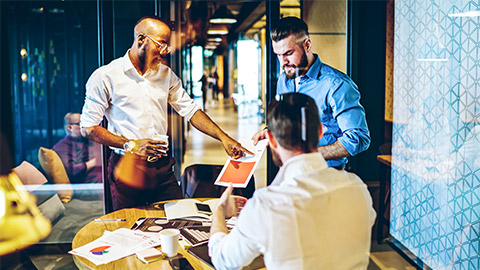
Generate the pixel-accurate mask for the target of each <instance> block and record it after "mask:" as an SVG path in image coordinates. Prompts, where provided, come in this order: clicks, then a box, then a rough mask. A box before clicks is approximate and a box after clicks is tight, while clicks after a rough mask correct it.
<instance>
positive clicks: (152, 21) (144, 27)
mask: <svg viewBox="0 0 480 270" xmlns="http://www.w3.org/2000/svg"><path fill="white" fill-rule="evenodd" d="M170 32H171V31H170V27H168V25H167V24H166V23H165V22H163V21H162V20H161V19H160V18H156V17H143V18H141V19H140V20H138V22H137V24H136V25H135V28H134V34H135V38H137V36H138V34H142V33H143V34H147V35H150V36H153V35H158V34H161V35H162V36H164V37H168V40H166V41H167V42H168V41H170Z"/></svg>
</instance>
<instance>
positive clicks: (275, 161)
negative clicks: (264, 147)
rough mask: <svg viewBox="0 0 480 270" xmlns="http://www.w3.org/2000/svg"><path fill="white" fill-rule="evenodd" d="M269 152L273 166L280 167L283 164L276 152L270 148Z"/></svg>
mask: <svg viewBox="0 0 480 270" xmlns="http://www.w3.org/2000/svg"><path fill="white" fill-rule="evenodd" d="M270 152H271V153H272V160H273V164H275V165H276V166H277V167H282V165H283V162H282V160H281V159H280V156H279V155H278V154H277V152H275V150H273V148H272V147H270Z"/></svg>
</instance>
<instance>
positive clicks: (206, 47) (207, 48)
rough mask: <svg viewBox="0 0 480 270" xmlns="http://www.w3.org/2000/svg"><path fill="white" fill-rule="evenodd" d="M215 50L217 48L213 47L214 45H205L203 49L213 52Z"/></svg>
mask: <svg viewBox="0 0 480 270" xmlns="http://www.w3.org/2000/svg"><path fill="white" fill-rule="evenodd" d="M216 48H217V46H216V45H214V44H207V45H206V46H205V49H206V50H215V49H216Z"/></svg>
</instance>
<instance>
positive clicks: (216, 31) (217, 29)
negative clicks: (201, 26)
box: [207, 24, 228, 35]
mask: <svg viewBox="0 0 480 270" xmlns="http://www.w3.org/2000/svg"><path fill="white" fill-rule="evenodd" d="M207 34H209V35H226V34H228V28H227V27H226V26H225V25H218V24H217V25H216V24H213V25H210V28H209V29H208V31H207Z"/></svg>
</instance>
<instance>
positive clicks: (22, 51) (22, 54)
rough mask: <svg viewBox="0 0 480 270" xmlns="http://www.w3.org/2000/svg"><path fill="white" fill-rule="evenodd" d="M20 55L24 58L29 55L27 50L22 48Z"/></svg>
mask: <svg viewBox="0 0 480 270" xmlns="http://www.w3.org/2000/svg"><path fill="white" fill-rule="evenodd" d="M20 55H21V56H22V59H23V58H25V56H28V53H27V50H25V49H21V50H20Z"/></svg>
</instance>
